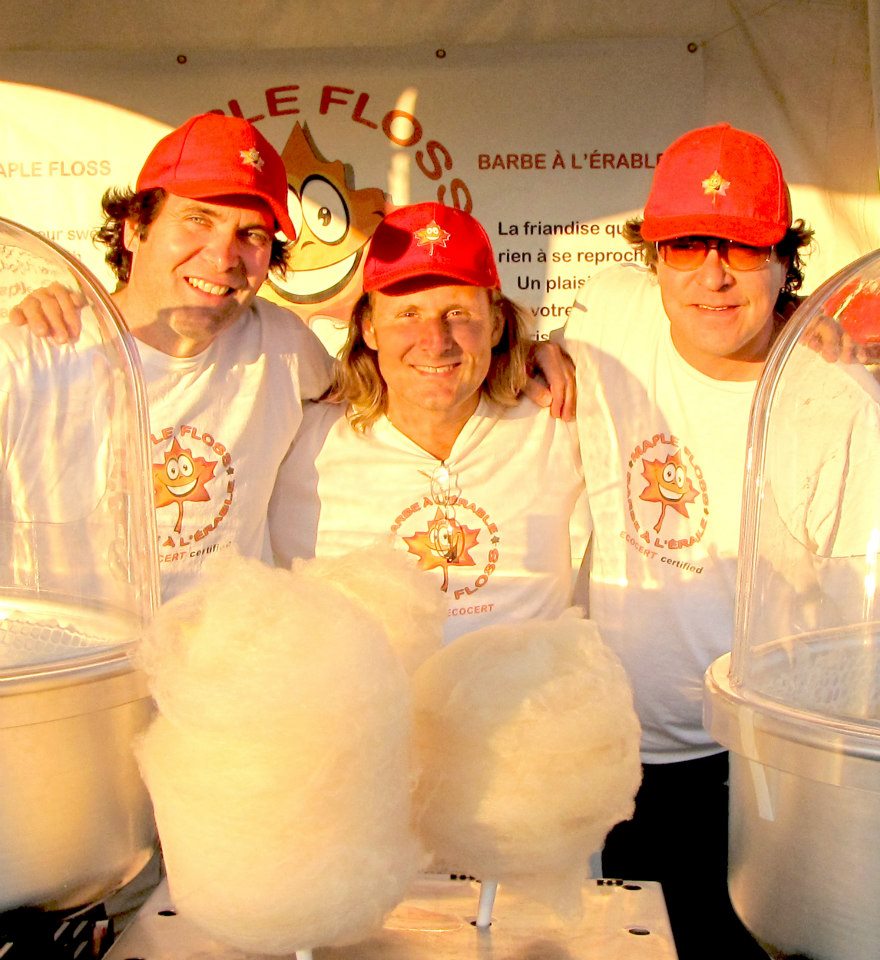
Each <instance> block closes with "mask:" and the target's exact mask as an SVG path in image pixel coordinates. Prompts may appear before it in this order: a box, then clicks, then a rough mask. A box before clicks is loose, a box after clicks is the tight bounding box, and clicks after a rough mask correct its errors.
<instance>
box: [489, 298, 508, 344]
mask: <svg viewBox="0 0 880 960" xmlns="http://www.w3.org/2000/svg"><path fill="white" fill-rule="evenodd" d="M492 315H493V324H492V346H493V347H497V346H498V344H499V343H500V342H501V337H502V336H503V335H504V325H505V323H506V321H505V319H504V314H503V312H502V310H501V306H500V305H498V306H497V307H495V309H494V310H493V311H492Z"/></svg>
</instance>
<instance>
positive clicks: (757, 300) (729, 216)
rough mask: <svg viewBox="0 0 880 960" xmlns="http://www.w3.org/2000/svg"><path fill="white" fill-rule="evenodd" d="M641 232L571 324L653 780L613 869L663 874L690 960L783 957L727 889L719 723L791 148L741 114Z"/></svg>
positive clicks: (663, 179)
mask: <svg viewBox="0 0 880 960" xmlns="http://www.w3.org/2000/svg"><path fill="white" fill-rule="evenodd" d="M625 236H626V238H627V239H628V240H629V242H630V243H632V244H633V245H634V246H635V247H636V248H637V249H639V250H641V251H642V252H643V254H644V261H645V265H644V266H635V267H633V266H630V267H623V268H612V269H611V270H608V271H605V272H603V273H601V274H599V275H598V276H597V277H595V278H593V279H591V280H590V282H589V283H588V284H587V285H586V287H585V292H584V295H583V298H582V300H581V302H578V303H577V304H575V307H574V309H573V310H572V313H571V316H570V319H569V321H568V324H567V327H566V331H565V334H566V342H567V346H568V349H569V351H570V352H571V353H572V355H573V356H574V358H575V362H576V368H577V387H578V401H577V404H578V405H577V419H578V428H579V434H580V443H581V452H582V457H583V462H584V465H585V471H584V472H585V475H586V482H587V487H588V494H589V502H590V509H591V512H592V515H593V530H594V532H593V543H592V565H591V572H590V578H591V579H590V610H589V615H590V616H591V617H592V618H593V619H595V620H596V621H597V622H598V624H599V626H600V628H601V630H602V634H603V637H604V638H605V640H606V641H607V642H608V643H610V644H611V646H612V647H613V648H614V649H615V650H616V651H617V653H618V654H619V655H620V657H621V659H622V660H623V662H624V665H625V666H626V668H627V670H628V671H629V674H630V677H631V679H632V682H633V688H634V692H635V697H636V704H637V708H638V710H639V715H640V719H641V722H642V729H643V738H642V760H643V764H644V780H643V785H642V788H641V790H640V792H639V796H638V797H637V800H636V814H635V817H634V819H633V820H632V821H630V822H628V823H625V824H620V825H619V826H618V827H616V828H615V829H614V830H613V831H612V833H611V834H610V836H609V838H608V842H607V844H606V847H605V851H604V854H603V872H604V874H605V875H606V876H612V877H630V878H640V879H653V880H660V881H661V883H662V885H663V890H664V894H665V896H666V899H667V904H668V908H669V914H670V920H671V922H672V927H673V932H674V934H675V938H676V945H677V948H678V951H679V957H680V958H681V960H688V958H691V957H705V956H706V955H707V944H706V943H705V941H704V940H703V938H702V934H701V932H700V931H702V930H705V929H707V928H708V929H711V930H712V937H713V941H715V942H716V943H718V944H721V943H729V944H730V947H729V950H730V951H731V952H729V953H726V954H724V955H725V956H736V957H738V958H748V957H751V956H755V957H762V956H764V953H763V951H761V950H760V949H759V948H758V947H757V945H756V944H755V943H754V941H753V940H752V939H751V937H750V936H749V935H748V933H747V932H746V931H745V929H744V928H743V927H742V925H741V924H740V923H739V921H738V920H737V918H736V917H735V915H734V914H733V911H732V909H731V907H730V903H729V899H728V896H727V889H726V879H727V788H726V780H727V754H726V753H724V752H723V751H722V748H721V747H720V746H719V745H718V744H717V743H715V742H714V741H713V740H712V739H711V738H710V737H709V735H708V733H706V731H705V730H704V729H703V725H702V681H703V674H704V672H705V670H706V667H707V666H708V665H709V664H710V663H711V662H712V661H713V660H714V659H715V658H716V657H718V656H719V655H721V654H722V653H725V652H726V651H728V650H729V649H730V647H731V642H732V637H733V620H734V591H735V584H736V557H737V549H738V542H739V528H740V500H741V496H742V485H743V475H744V460H745V447H746V437H747V429H748V418H749V411H750V406H751V401H752V396H753V393H754V389H755V384H756V381H757V379H758V377H759V376H760V373H761V370H762V367H763V364H764V361H765V359H766V357H767V354H768V351H769V350H770V347H771V345H772V343H773V341H774V338H775V337H776V334H777V333H778V331H779V329H780V328H781V326H782V325H783V324H784V322H785V320H786V318H787V317H788V316H789V315H790V313H791V312H792V310H793V308H794V306H795V304H796V301H797V297H796V294H795V291H796V290H797V289H798V288H799V287H800V284H801V281H802V279H803V276H802V273H801V260H800V251H801V249H802V248H803V247H804V246H805V245H806V244H808V243H809V241H810V238H811V236H812V232H811V231H810V230H808V229H807V228H806V227H805V226H804V224H803V222H802V221H798V222H796V223H794V224H792V218H791V208H790V200H789V192H788V187H787V185H786V183H785V180H784V178H783V174H782V169H781V167H780V164H779V161H778V159H777V158H776V156H775V155H774V153H773V151H772V150H771V149H770V147H769V146H768V145H767V144H766V143H765V142H764V141H763V140H761V139H760V138H759V137H756V136H754V135H752V134H750V133H746V132H744V131H741V130H736V129H734V128H733V127H731V126H729V125H728V124H718V125H715V126H711V127H707V128H703V129H699V130H693V131H690V132H689V133H686V134H685V135H684V136H682V137H680V138H679V139H678V140H676V141H675V142H674V143H673V144H672V145H671V146H670V147H669V148H668V150H667V151H666V152H665V153H664V154H663V156H662V158H661V161H660V162H659V163H658V165H657V170H656V172H655V177H654V181H653V184H652V187H651V192H650V195H649V197H648V202H647V205H646V207H645V216H644V219H636V220H631V221H629V222H628V223H627V226H626V232H625Z"/></svg>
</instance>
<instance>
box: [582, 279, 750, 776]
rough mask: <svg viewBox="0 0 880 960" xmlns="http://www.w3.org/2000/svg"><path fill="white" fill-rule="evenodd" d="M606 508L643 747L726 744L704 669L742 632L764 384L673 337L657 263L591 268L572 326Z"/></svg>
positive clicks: (600, 614)
mask: <svg viewBox="0 0 880 960" xmlns="http://www.w3.org/2000/svg"><path fill="white" fill-rule="evenodd" d="M565 337H566V345H567V347H568V349H569V351H570V352H571V354H572V356H573V357H574V359H575V363H576V366H577V381H578V411H577V424H578V433H579V436H580V445H581V454H582V457H583V460H584V463H586V464H589V465H590V468H589V470H588V471H586V484H587V492H588V499H589V503H590V511H591V513H592V517H593V546H592V566H591V570H590V589H589V598H590V599H589V615H590V617H591V618H592V619H594V620H595V621H596V622H597V623H598V625H599V628H600V630H601V632H602V636H603V638H604V639H605V641H606V642H607V643H609V644H610V645H611V647H612V648H613V649H614V650H615V651H616V652H617V654H618V655H619V656H620V658H621V660H622V661H623V663H624V666H625V667H626V669H627V671H628V672H629V675H630V678H631V680H632V683H633V688H634V694H635V700H636V706H637V709H638V712H639V716H640V719H641V722H642V729H643V740H642V752H643V759H645V760H646V761H647V762H667V761H671V760H683V759H690V758H697V757H700V756H707V755H709V754H711V753H713V752H717V751H718V750H719V749H720V748H719V747H718V745H717V744H716V743H715V742H714V741H712V739H711V738H710V737H709V735H708V734H707V733H706V732H705V730H704V729H703V725H702V702H703V696H702V689H703V674H704V672H705V670H706V667H708V665H709V664H710V663H711V662H712V661H713V660H714V659H715V658H716V657H718V656H719V655H721V654H722V653H725V652H726V651H728V650H730V647H731V642H732V637H733V618H734V599H735V586H736V560H737V549H738V543H739V530H740V513H741V499H742V486H743V473H744V457H745V448H746V438H747V433H748V419H749V411H750V406H751V401H752V396H753V394H754V389H755V383H754V382H745V383H740V382H728V381H721V380H713V379H711V378H709V377H707V376H704V375H703V374H701V373H699V372H698V371H697V370H695V369H694V368H693V367H691V366H690V365H689V364H687V363H686V362H685V361H684V360H683V359H682V358H681V356H680V355H679V354H678V352H677V351H676V349H675V347H674V346H673V343H672V339H671V336H670V332H669V321H668V319H667V317H666V314H665V312H664V310H663V305H662V303H661V300H660V291H659V287H658V286H657V283H656V280H655V279H654V277H653V274H651V273H650V271H648V270H646V269H645V268H642V267H624V268H618V269H611V270H608V271H604V272H602V273H600V274H599V275H597V276H596V277H594V278H593V279H591V280H590V282H589V284H587V287H586V288H585V290H584V295H583V297H582V300H581V302H578V303H577V304H576V305H575V307H574V308H573V309H572V312H571V314H570V316H569V320H568V323H567V326H566V329H565Z"/></svg>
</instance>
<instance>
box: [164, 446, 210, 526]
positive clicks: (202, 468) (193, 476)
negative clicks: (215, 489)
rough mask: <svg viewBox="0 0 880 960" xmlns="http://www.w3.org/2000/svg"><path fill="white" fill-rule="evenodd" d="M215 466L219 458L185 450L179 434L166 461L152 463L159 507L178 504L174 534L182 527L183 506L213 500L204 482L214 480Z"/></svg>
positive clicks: (168, 451) (166, 453) (189, 449)
mask: <svg viewBox="0 0 880 960" xmlns="http://www.w3.org/2000/svg"><path fill="white" fill-rule="evenodd" d="M216 466H217V461H216V460H206V459H205V458H204V457H199V456H195V455H194V454H193V451H192V448H188V449H184V448H183V447H182V446H181V445H180V442H179V441H178V439H177V438H176V437H175V438H174V443H172V444H171V448H170V449H169V450H166V451H165V458H164V461H163V462H162V463H154V464H153V496H154V498H155V501H156V509H157V510H158V509H160V508H161V507H171V506H176V507H177V522H176V523H175V524H174V531H175V533H180V531H181V528H182V527H183V505H184V504H185V503H186V502H187V501H190V502H197V501H206V500H210V499H211V495H210V494H209V493H208V491H207V490H206V489H205V484H206V483H207V482H208V481H209V480H211V479H213V477H214V468H215V467H216Z"/></svg>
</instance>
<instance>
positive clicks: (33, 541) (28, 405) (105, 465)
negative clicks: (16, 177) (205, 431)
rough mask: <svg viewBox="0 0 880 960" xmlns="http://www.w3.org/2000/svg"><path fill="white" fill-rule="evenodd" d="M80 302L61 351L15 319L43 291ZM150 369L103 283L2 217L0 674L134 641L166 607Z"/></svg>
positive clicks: (0, 263) (0, 223) (64, 255)
mask: <svg viewBox="0 0 880 960" xmlns="http://www.w3.org/2000/svg"><path fill="white" fill-rule="evenodd" d="M56 283H57V284H60V285H62V286H63V287H65V288H66V289H68V290H71V291H76V292H78V293H79V295H81V296H82V298H83V300H84V303H85V306H84V307H83V309H82V311H81V314H80V316H81V320H82V334H81V335H80V337H79V339H78V340H77V341H76V343H75V344H68V345H58V344H55V343H54V342H52V341H51V340H47V339H40V338H38V337H35V336H34V335H32V334H31V333H30V331H29V330H27V329H26V328H21V327H17V326H14V325H13V324H11V323H10V322H9V314H10V311H11V310H12V309H13V308H14V307H15V306H17V305H18V304H19V303H21V301H22V300H23V299H24V298H25V297H26V296H27V295H28V294H29V293H31V292H32V291H34V290H36V289H38V288H45V287H47V286H49V285H50V284H56ZM146 409H147V408H146V399H145V393H144V388H143V379H142V376H141V373H140V361H139V357H138V353H137V349H136V347H135V346H134V343H133V341H132V339H131V336H130V334H129V333H128V332H127V331H126V330H125V327H124V325H123V323H122V320H121V318H120V316H119V313H118V312H117V310H116V309H115V307H114V306H113V304H112V302H111V301H110V299H109V297H108V296H107V294H106V292H105V291H104V290H103V289H102V288H101V286H100V284H99V283H98V281H97V280H96V279H95V278H94V277H93V276H92V275H91V274H90V273H89V272H88V270H86V268H85V267H83V266H82V264H80V263H79V262H78V261H77V260H75V259H74V258H73V257H71V256H70V255H69V254H67V253H66V252H65V251H63V250H62V249H61V248H60V247H57V246H55V245H54V244H52V243H50V242H48V241H47V240H45V239H43V238H42V237H40V236H39V235H38V234H36V233H34V232H32V231H30V230H28V229H26V228H24V227H21V226H19V225H17V224H14V223H11V222H9V221H6V220H2V219H0V672H2V673H3V674H4V675H6V676H10V675H11V674H14V673H15V672H16V671H21V670H23V669H24V668H27V667H28V666H29V665H33V664H47V663H50V662H54V661H59V660H61V661H64V660H68V659H69V658H71V657H82V656H83V655H90V654H94V653H95V652H96V651H101V650H106V649H107V648H108V647H113V646H116V645H119V644H123V643H128V642H129V641H131V640H133V639H134V638H135V636H136V635H137V633H138V631H139V630H140V629H141V627H142V625H143V624H144V622H145V621H146V620H147V619H148V618H149V616H150V615H151V613H152V611H153V610H154V608H155V606H156V605H157V602H158V567H157V560H156V536H155V518H154V511H153V506H152V487H151V482H150V476H151V475H150V461H149V452H148V447H147V438H148V427H147V422H148V421H147V415H146Z"/></svg>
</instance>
